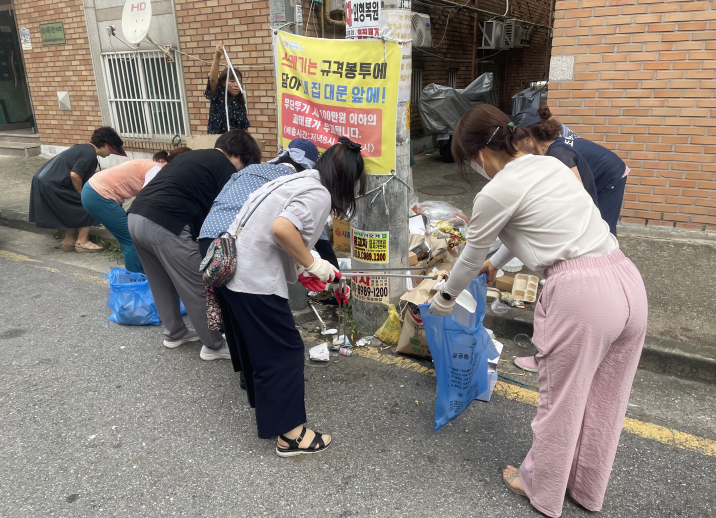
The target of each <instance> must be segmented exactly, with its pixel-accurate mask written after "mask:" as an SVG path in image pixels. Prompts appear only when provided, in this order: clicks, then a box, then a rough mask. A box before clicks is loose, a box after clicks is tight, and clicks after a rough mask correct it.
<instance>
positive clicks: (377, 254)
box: [351, 229, 388, 263]
mask: <svg viewBox="0 0 716 518" xmlns="http://www.w3.org/2000/svg"><path fill="white" fill-rule="evenodd" d="M351 248H352V254H351V255H352V256H353V258H355V259H358V260H359V261H363V262H366V263H387V262H388V232H366V231H364V230H357V229H353V242H352V246H351Z"/></svg>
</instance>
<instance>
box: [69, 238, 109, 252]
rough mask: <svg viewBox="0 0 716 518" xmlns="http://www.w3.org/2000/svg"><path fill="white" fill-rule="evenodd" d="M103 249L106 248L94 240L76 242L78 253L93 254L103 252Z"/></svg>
mask: <svg viewBox="0 0 716 518" xmlns="http://www.w3.org/2000/svg"><path fill="white" fill-rule="evenodd" d="M102 250H104V248H102V247H101V246H99V245H97V244H95V243H93V242H92V241H87V242H86V243H79V242H77V243H75V252H77V253H78V254H92V253H95V252H101V251H102Z"/></svg>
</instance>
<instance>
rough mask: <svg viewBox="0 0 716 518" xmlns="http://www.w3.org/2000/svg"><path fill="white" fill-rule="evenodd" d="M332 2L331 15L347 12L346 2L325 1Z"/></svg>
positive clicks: (341, 0)
mask: <svg viewBox="0 0 716 518" xmlns="http://www.w3.org/2000/svg"><path fill="white" fill-rule="evenodd" d="M325 1H330V2H331V14H336V13H342V12H345V10H346V0H324V2H325Z"/></svg>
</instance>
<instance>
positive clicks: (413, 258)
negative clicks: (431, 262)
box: [408, 252, 418, 266]
mask: <svg viewBox="0 0 716 518" xmlns="http://www.w3.org/2000/svg"><path fill="white" fill-rule="evenodd" d="M416 264H418V256H417V255H415V253H413V252H408V266H415V265H416Z"/></svg>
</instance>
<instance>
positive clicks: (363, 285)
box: [351, 272, 390, 304]
mask: <svg viewBox="0 0 716 518" xmlns="http://www.w3.org/2000/svg"><path fill="white" fill-rule="evenodd" d="M351 295H353V297H355V298H356V299H357V300H362V301H363V302H385V303H386V304H387V303H388V302H390V291H389V288H388V278H387V277H371V276H370V273H367V272H366V274H365V276H363V277H353V286H352V288H351Z"/></svg>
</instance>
